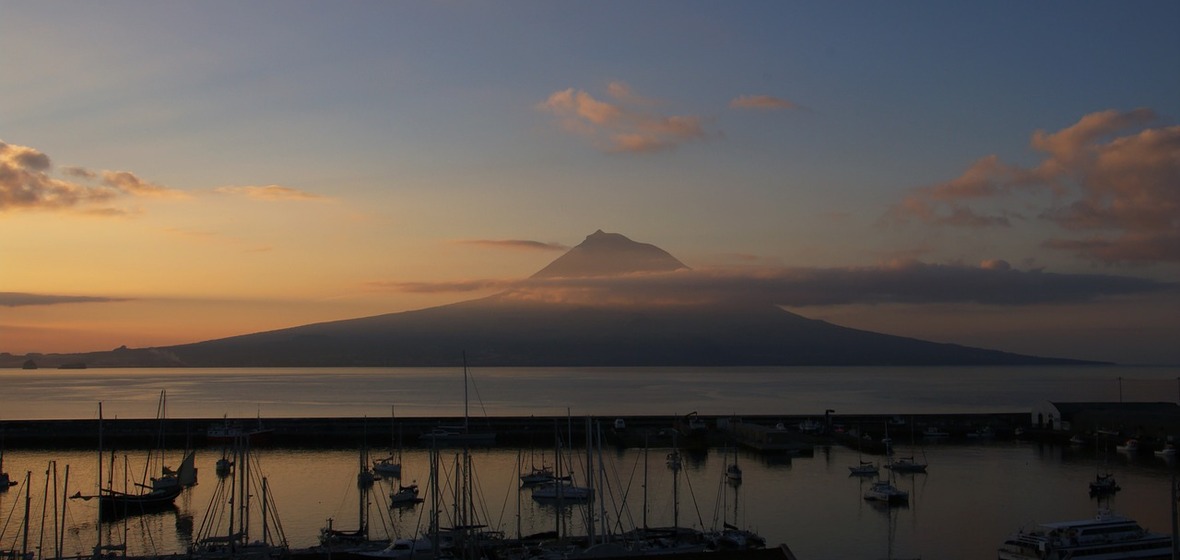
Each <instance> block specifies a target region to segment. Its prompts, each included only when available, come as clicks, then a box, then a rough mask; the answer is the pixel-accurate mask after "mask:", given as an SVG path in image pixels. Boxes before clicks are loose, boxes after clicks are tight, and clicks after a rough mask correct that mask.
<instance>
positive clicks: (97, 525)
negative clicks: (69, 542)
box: [94, 401, 102, 558]
mask: <svg viewBox="0 0 1180 560" xmlns="http://www.w3.org/2000/svg"><path fill="white" fill-rule="evenodd" d="M94 480H95V484H96V485H97V486H98V512H99V513H98V519H96V520H95V522H94V530H95V531H97V534H98V540H96V541H94V542H95V544H94V556H95V558H98V557H99V556H101V554H102V401H98V477H97V478H95V479H94Z"/></svg>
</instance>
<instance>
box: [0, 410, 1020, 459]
mask: <svg viewBox="0 0 1180 560" xmlns="http://www.w3.org/2000/svg"><path fill="white" fill-rule="evenodd" d="M698 418H700V419H701V420H703V421H704V422H705V425H706V426H707V428H708V429H707V431H706V432H705V433H704V434H703V435H698V436H696V437H695V439H691V440H690V439H689V438H687V437H686V436H684V435H683V432H682V430H683V426H682V425H681V424H682V423H681V422H679V420H681V418H678V417H674V416H667V415H659V416H624V417H618V418H615V417H610V418H595V419H592V420H591V421H590V426H591V431H592V432H593V433H595V434H599V433H601V434H602V438H603V442H604V444H612V445H622V446H628V447H640V446H643V445H645V444H646V445H650V446H652V447H668V446H671V445H672V442H673V440H674V439H675V440H677V445H681V446H690V445H691V446H710V447H713V446H727V445H735V444H738V445H744V446H747V447H750V448H753V449H758V450H762V451H766V452H776V451H790V450H792V449H798V448H801V447H811V446H814V445H823V444H826V443H832V442H836V443H844V440H849V441H851V442H852V444H853V445H856V440H855V439H849V435H848V434H849V433H850V432H852V433H857V434H869V435H870V437H871V439H874V440H880V439H881V437H882V436H883V435H884V432H885V429H886V425H887V423H891V424H890V425H889V428H888V429H889V435H890V436H892V437H893V439H894V441H897V442H905V441H909V439H910V434H911V431H913V432H915V433H916V434H917V437H918V438H921V437H922V433H923V431H924V430H925V429H926V428H927V427H935V428H937V429H939V430H941V431H943V432H946V433H947V434H949V437H950V438H952V439H957V438H964V437H966V436H967V434H970V433H972V432H974V431H975V430H978V429H981V428H984V427H987V428H988V429H989V430H991V433H993V434H994V437H999V438H1005V437H1007V438H1010V437H1012V434H1013V431H1014V430H1015V428H1017V427H1022V428H1027V427H1028V423H1029V415H1028V414H1027V413H994V414H934V415H931V414H925V415H912V416H911V415H905V416H897V415H856V416H849V415H842V416H836V415H830V416H826V417H825V416H823V415H808V416H800V415H774V416H770V415H763V416H744V417H740V418H738V417H733V416H729V415H726V416H699V417H698ZM617 419H621V420H622V424H623V425H624V427H622V428H621V429H616V420H617ZM805 422H806V423H805ZM801 423H805V424H804V425H805V427H806V429H801V427H800V424H801ZM227 424H228V425H229V426H238V427H240V428H241V429H243V430H258V429H259V428H261V429H263V430H265V433H263V434H260V436H259V437H256V438H255V444H256V445H273V446H279V447H359V446H361V445H366V444H367V445H368V446H369V447H374V448H384V447H388V446H389V445H390V444H391V443H392V442H393V441H394V440H395V439H397V438H398V437H399V435H400V438H401V441H402V445H403V446H405V447H422V446H423V445H424V444H422V443H420V442H419V435H421V434H423V433H426V432H429V431H430V430H432V429H434V428H435V427H437V426H461V425H462V424H463V419H462V418H453V417H452V418H414V417H407V418H398V419H397V420H396V422H391V421H390V420H389V419H384V420H382V419H380V418H262V419H258V418H229V419H223V418H170V419H166V420H163V421H161V420H158V419H155V418H143V419H125V418H119V419H115V420H110V419H108V420H104V421H103V426H102V430H103V441H104V445H105V446H108V447H120V448H123V449H133V448H149V447H153V446H155V445H156V444H157V443H158V442H159V441H160V428H161V426H163V430H164V441H165V443H166V444H167V445H168V446H171V447H185V446H207V445H216V444H217V443H218V441H217V440H215V439H214V438H212V437H210V436H211V433H210V429H212V430H213V431H214V432H216V431H217V430H218V429H224V427H225V426H226V425H227ZM817 425H818V426H820V427H819V429H815V426H817ZM586 426H587V421H586V419H585V418H584V417H573V418H566V417H564V416H561V417H553V416H504V417H491V418H479V419H471V420H470V427H471V430H472V431H481V432H483V431H492V432H495V433H496V440H495V441H496V443H495V445H498V446H521V447H551V446H552V445H553V444H554V441H555V437H556V436H558V435H560V436H561V438H562V440H563V441H566V442H567V444H568V442H570V441H572V442H574V443H575V444H580V443H581V442H584V441H585V440H586ZM678 429H679V430H681V431H678ZM98 430H99V426H98V420H97V419H87V420H4V421H0V434H2V437H3V440H4V445H5V447H7V448H10V449H13V448H82V449H93V448H96V447H97V445H98ZM870 445H871V444H870ZM865 451H867V452H872V451H875V449H865Z"/></svg>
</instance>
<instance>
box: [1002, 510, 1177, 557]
mask: <svg viewBox="0 0 1180 560" xmlns="http://www.w3.org/2000/svg"><path fill="white" fill-rule="evenodd" d="M997 552H998V557H999V560H1029V559H1038V560H1064V559H1066V558H1093V559H1097V560H1108V559H1115V558H1135V559H1149V558H1152V559H1160V560H1164V559H1169V558H1172V537H1171V536H1170V535H1166V534H1162V533H1153V532H1150V531H1147V530H1146V529H1144V528H1143V527H1141V526H1140V525H1139V524H1138V523H1136V522H1135V521H1134V520H1132V519H1130V518H1128V517H1125V516H1122V515H1115V514H1112V513H1111V512H1110V511H1109V510H1105V509H1103V510H1099V512H1098V515H1096V516H1095V517H1094V518H1093V519H1084V520H1080V521H1062V522H1056V523H1045V524H1042V525H1040V526H1039V527H1037V528H1036V529H1033V530H1030V531H1024V530H1020V531H1018V532H1017V533H1014V534H1012V535H1010V536H1009V537H1008V538H1007V539H1005V540H1004V542H1003V544H1001V545H1000V547H999V549H998V551H997Z"/></svg>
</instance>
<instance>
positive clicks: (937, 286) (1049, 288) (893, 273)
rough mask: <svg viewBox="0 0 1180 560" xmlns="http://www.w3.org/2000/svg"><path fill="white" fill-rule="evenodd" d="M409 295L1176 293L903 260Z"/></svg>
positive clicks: (1019, 302) (1123, 282)
mask: <svg viewBox="0 0 1180 560" xmlns="http://www.w3.org/2000/svg"><path fill="white" fill-rule="evenodd" d="M380 286H381V287H382V288H385V289H391V290H396V291H402V292H410V293H445V292H471V291H477V290H489V289H496V290H504V291H507V292H509V293H510V294H511V295H512V296H514V297H518V298H521V299H536V300H544V301H566V302H572V303H586V304H603V303H651V302H662V303H681V304H688V303H716V302H747V303H764V304H775V305H784V306H789V307H806V306H816V305H839V304H884V303H907V304H937V303H977V304H984V305H997V306H1023V305H1037V304H1050V303H1086V302H1092V301H1097V300H1100V299H1103V298H1108V297H1115V296H1132V295H1139V294H1150V293H1156V292H1161V291H1175V290H1177V289H1178V286H1177V285H1176V284H1169V283H1163V282H1157V281H1154V280H1148V279H1142V278H1134V277H1127V276H1113V275H1103V274H1058V273H1050V272H1043V271H1039V270H1031V271H1021V270H1016V269H1014V268H1012V266H1011V265H1010V264H1009V263H1008V262H1006V261H1003V260H987V261H983V262H982V263H980V265H978V266H965V265H941V264H928V263H923V262H919V261H899V262H894V263H889V264H884V265H879V266H871V267H847V268H759V269H714V270H709V269H705V270H680V271H675V272H668V273H648V274H631V275H623V276H614V277H592V278H540V279H538V278H531V279H528V280H513V281H509V280H468V281H461V282H439V283H426V282H390V283H382V284H380Z"/></svg>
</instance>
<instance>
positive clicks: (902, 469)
mask: <svg viewBox="0 0 1180 560" xmlns="http://www.w3.org/2000/svg"><path fill="white" fill-rule="evenodd" d="M913 453H914V422H913V420H911V421H910V456H909V457H898V458H897V460H892V461H890V462H889V464H888V465H885V468H887V469H890V470H892V471H893V472H899V473H924V472H926V463H925V462H924V461H918V460H917V459H915V458H914V455H913Z"/></svg>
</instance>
